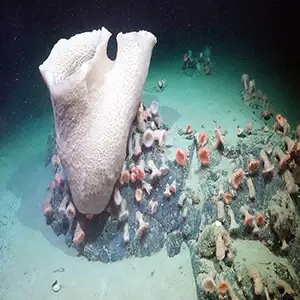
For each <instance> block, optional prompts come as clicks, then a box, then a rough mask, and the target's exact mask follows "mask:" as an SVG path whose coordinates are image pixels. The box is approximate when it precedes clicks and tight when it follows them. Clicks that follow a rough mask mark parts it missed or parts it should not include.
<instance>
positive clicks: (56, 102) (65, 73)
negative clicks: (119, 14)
mask: <svg viewBox="0 0 300 300" xmlns="http://www.w3.org/2000/svg"><path fill="white" fill-rule="evenodd" d="M110 37H111V33H110V32H109V31H107V30H106V29H105V28H102V29H101V30H94V31H92V32H86V33H82V34H77V35H75V36H73V37H71V38H70V39H69V40H66V39H61V40H59V41H58V42H57V44H56V45H55V46H54V47H53V49H52V51H51V53H50V55H49V57H48V58H47V60H46V61H45V62H44V63H43V64H42V65H40V67H39V69H40V72H41V74H42V76H43V78H44V81H45V83H46V85H47V86H48V88H49V90H50V94H51V100H52V105H53V110H54V117H55V128H56V144H57V152H58V154H59V156H60V159H61V162H62V165H63V167H64V169H65V172H66V175H67V178H68V181H69V185H70V190H71V194H72V198H73V202H74V204H75V206H76V208H77V209H78V210H79V212H81V213H84V214H98V213H101V212H102V211H103V210H104V209H105V207H106V206H107V204H108V202H109V200H110V197H111V195H112V192H113V189H114V185H115V183H116V182H117V180H118V178H119V176H120V174H121V171H122V167H123V163H124V160H125V158H126V147H127V141H128V135H129V132H130V128H131V126H132V123H133V121H134V118H135V116H136V113H137V110H138V107H139V103H140V101H141V95H142V92H143V87H144V84H145V81H146V77H147V74H148V69H149V64H150V59H151V55H152V50H153V47H154V45H155V44H156V38H155V36H154V35H153V34H151V33H149V32H147V31H139V32H130V33H126V34H123V33H119V34H118V35H117V45H118V52H117V57H116V60H115V61H111V60H110V59H109V58H108V57H107V54H106V51H107V44H108V40H109V38H110Z"/></svg>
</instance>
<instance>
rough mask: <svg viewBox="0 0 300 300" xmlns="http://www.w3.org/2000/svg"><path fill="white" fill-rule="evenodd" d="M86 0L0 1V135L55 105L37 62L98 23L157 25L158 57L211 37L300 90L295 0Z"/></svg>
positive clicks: (217, 46) (114, 27) (121, 27)
mask: <svg viewBox="0 0 300 300" xmlns="http://www.w3.org/2000/svg"><path fill="white" fill-rule="evenodd" d="M82 2H83V1H81V3H80V2H74V1H36V0H34V1H30V2H29V1H27V2H26V1H8V0H5V1H2V2H1V18H0V24H1V26H0V37H1V42H0V47H1V58H0V63H1V66H0V76H1V78H0V84H1V90H0V91H1V92H0V138H5V137H6V136H7V135H8V134H9V133H10V132H12V131H13V130H14V129H15V128H16V126H18V124H20V122H21V121H22V120H24V119H26V118H36V117H38V116H41V115H43V114H46V113H50V112H51V103H50V99H49V95H48V91H47V90H46V87H45V85H44V83H43V82H42V78H41V76H40V74H39V71H38V65H39V64H40V63H42V62H43V61H44V60H45V59H46V57H47V56H48V55H49V52H50V50H51V48H52V47H53V45H54V44H55V43H56V42H57V41H58V40H59V39H60V38H62V37H70V36H72V35H74V34H75V33H78V32H83V31H88V30H92V29H97V28H101V26H105V27H106V28H108V29H109V30H110V31H111V32H112V33H113V37H114V36H115V34H116V33H118V32H120V31H124V32H125V31H130V30H139V29H146V30H149V31H151V32H153V33H154V34H155V35H156V36H157V38H158V44H157V46H156V48H155V51H154V55H153V64H154V63H159V62H160V59H165V57H166V55H168V56H170V57H172V55H175V53H178V52H185V51H187V49H190V48H195V47H196V45H198V44H199V45H201V46H202V47H203V45H206V44H207V45H209V46H210V47H212V49H213V51H215V52H218V54H219V55H220V54H223V53H224V55H226V53H235V54H239V55H242V58H244V59H250V57H255V58H256V59H258V60H259V59H263V60H264V63H266V64H268V65H270V67H271V68H274V69H275V70H276V72H277V73H278V75H279V76H280V78H281V79H282V80H283V81H288V82H289V84H290V85H291V86H293V87H294V88H295V92H296V93H298V92H299V90H298V89H299V88H298V83H299V78H298V71H299V46H298V44H299V41H298V36H299V33H298V28H299V15H298V10H297V1H258V0H254V1H238V0H224V1H223V0H218V1H214V0H209V1H201V0H198V1H195V0H192V1H180V0H174V1H164V0H161V1H156V0H143V1H132V0H130V1H124V0H123V1H115V0H110V1H86V2H84V3H82ZM115 50H116V45H115V40H114V39H111V41H110V51H109V55H110V56H111V57H113V56H114V53H115ZM170 57H169V58H170ZM237 59H241V57H240V56H237ZM232 63H233V64H234V63H235V62H234V61H233V62H232ZM179 67H180V66H179ZM287 101H288V99H287Z"/></svg>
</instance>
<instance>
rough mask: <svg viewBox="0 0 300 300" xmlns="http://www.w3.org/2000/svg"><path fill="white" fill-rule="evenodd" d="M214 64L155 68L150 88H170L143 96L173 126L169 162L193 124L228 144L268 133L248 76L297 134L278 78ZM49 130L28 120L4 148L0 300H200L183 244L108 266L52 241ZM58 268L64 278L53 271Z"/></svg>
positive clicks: (228, 63) (233, 64)
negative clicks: (252, 104)
mask: <svg viewBox="0 0 300 300" xmlns="http://www.w3.org/2000/svg"><path fill="white" fill-rule="evenodd" d="M214 60H215V67H214V70H213V75H212V76H205V75H195V76H192V77H189V76H186V75H184V74H182V73H181V71H180V64H181V62H180V60H178V61H177V62H176V63H174V62H171V61H165V63H164V64H163V65H159V66H158V65H154V66H152V67H151V70H150V73H149V76H148V79H147V84H146V86H153V85H155V84H156V82H157V80H159V79H163V78H164V79H167V82H168V83H167V87H166V89H165V90H164V91H163V92H162V93H157V94H149V93H145V95H144V98H143V102H144V103H145V104H146V105H149V104H150V103H151V102H152V100H157V101H158V102H159V104H160V113H161V116H162V118H163V120H164V123H166V124H167V125H169V126H170V127H171V131H170V135H169V137H168V142H167V144H168V145H171V146H172V147H170V148H168V150H167V155H168V156H169V157H170V158H172V159H174V157H175V152H176V150H177V148H178V147H180V148H185V147H186V148H187V146H188V144H189V141H185V140H183V139H182V138H180V136H178V134H177V131H178V129H179V128H186V126H187V125H188V124H191V125H192V127H193V128H195V129H196V130H201V128H206V129H207V130H210V131H213V129H214V127H216V126H221V128H222V129H224V130H225V129H226V130H227V131H228V135H227V136H226V139H227V141H229V142H230V143H232V144H235V143H236V140H237V137H236V129H237V126H241V127H244V126H245V125H246V124H247V123H248V122H249V121H251V122H252V124H253V127H254V129H257V128H262V127H263V126H264V122H263V120H261V119H260V116H259V113H260V110H253V109H251V108H249V107H248V106H246V105H245V104H244V103H243V102H242V101H241V96H240V89H241V83H240V76H241V74H243V73H244V72H246V73H248V74H249V75H251V77H254V78H255V79H256V82H257V85H258V86H259V87H260V89H262V90H263V91H264V92H265V93H266V94H267V95H268V97H269V99H270V103H271V106H272V107H273V109H274V111H276V113H277V112H280V113H281V114H282V115H284V116H285V117H286V118H287V119H288V120H289V122H290V124H291V126H292V127H294V126H295V125H296V123H297V117H298V116H295V115H293V113H292V112H293V105H292V103H293V101H291V102H290V103H291V104H290V106H291V107H288V106H283V103H284V99H286V98H285V97H291V96H290V95H288V91H287V90H286V89H285V88H284V87H282V86H281V84H280V82H278V80H279V79H278V78H277V77H276V76H273V75H272V74H270V72H269V71H268V70H266V71H265V72H264V70H262V69H257V68H256V69H254V65H255V64H254V63H251V64H250V65H248V66H247V64H244V63H243V62H240V63H237V61H236V60H234V59H230V58H226V60H224V59H222V58H221V57H216V58H214ZM248 63H249V62H248ZM275 87H276V89H275ZM298 120H299V117H298ZM50 128H51V116H45V117H44V118H42V119H35V120H29V121H27V122H24V124H23V125H22V127H19V129H18V130H17V131H16V132H15V133H14V134H13V135H11V136H10V137H9V138H8V139H6V140H3V141H2V144H1V149H0V165H1V167H0V203H1V210H0V282H1V284H0V299H1V300H20V299H24V300H26V299H30V300H40V299H64V300H68V299H75V298H76V299H91V300H92V299H107V300H114V299H122V300H127V299H131V300H133V299H141V297H142V298H143V299H145V300H146V299H149V300H150V299H151V300H159V299H164V300H165V299H172V300H179V299H189V300H193V299H197V295H196V287H195V283H194V275H193V271H192V267H191V261H190V254H189V250H188V248H187V246H185V245H183V246H182V250H181V252H180V254H179V255H177V256H175V257H173V258H169V257H168V256H167V254H166V251H165V249H163V250H162V251H161V252H159V253H157V254H155V255H153V256H151V257H146V258H132V259H126V260H122V261H120V262H116V263H109V264H103V263H101V262H88V261H87V260H86V259H85V258H84V257H77V256H76V252H75V250H73V249H68V248H67V247H66V245H65V244H64V241H63V238H62V237H56V236H55V235H54V233H53V232H52V230H51V228H50V227H48V226H47V225H46V224H45V221H44V217H43V213H42V202H43V199H44V197H45V195H46V191H45V188H46V186H47V184H48V183H49V181H50V180H51V176H52V173H51V170H50V168H45V167H44V158H45V153H46V143H47V137H48V134H49V132H50ZM269 128H271V123H270V126H269ZM185 143H186V144H185ZM189 177H190V178H189V185H193V183H194V184H196V177H195V179H193V170H192V171H191V174H190V176H189ZM61 268H63V270H64V271H63V272H54V271H55V270H59V269H61ZM55 280H59V281H60V283H61V284H62V287H63V288H62V290H61V291H60V292H59V293H54V292H53V291H52V290H51V284H52V283H53V282H54V281H55Z"/></svg>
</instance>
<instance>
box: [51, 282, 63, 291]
mask: <svg viewBox="0 0 300 300" xmlns="http://www.w3.org/2000/svg"><path fill="white" fill-rule="evenodd" d="M51 289H52V291H53V292H54V293H57V292H59V291H60V290H61V284H60V283H59V281H58V280H55V281H54V282H53V283H52V285H51Z"/></svg>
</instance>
